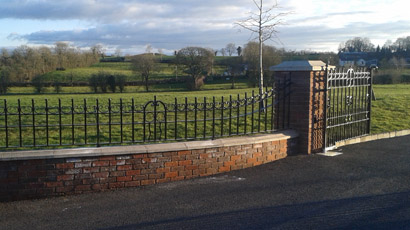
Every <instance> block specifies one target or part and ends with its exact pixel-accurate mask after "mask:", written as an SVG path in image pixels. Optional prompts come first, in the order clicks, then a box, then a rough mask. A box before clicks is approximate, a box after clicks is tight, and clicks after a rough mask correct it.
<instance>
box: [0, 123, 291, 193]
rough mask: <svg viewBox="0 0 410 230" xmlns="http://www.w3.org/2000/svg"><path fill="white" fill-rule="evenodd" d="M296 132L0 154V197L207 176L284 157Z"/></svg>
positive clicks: (96, 188) (74, 191)
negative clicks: (170, 142)
mask: <svg viewBox="0 0 410 230" xmlns="http://www.w3.org/2000/svg"><path fill="white" fill-rule="evenodd" d="M297 136H298V135H297V134H296V133H295V132H294V131H290V130H289V131H284V132H280V133H276V134H267V135H258V136H248V137H236V138H226V139H219V140H212V141H194V142H181V143H172V144H155V145H136V146H123V147H103V148H82V149H63V150H42V151H41V150H38V151H22V152H0V200H1V201H10V200H20V199H30V198H41V197H50V196H60V195H69V194H81V193H86V192H93V191H103V190H109V189H117V188H124V187H137V186H143V185H150V184H157V183H164V182H170V181H177V180H185V179H191V178H195V177H201V176H209V175H214V174H217V173H223V172H228V171H232V170H237V169H243V168H248V167H253V166H257V165H260V164H264V163H268V162H272V161H276V160H279V159H282V158H285V157H286V156H287V155H288V154H290V153H292V151H293V147H295V146H296V137H297Z"/></svg>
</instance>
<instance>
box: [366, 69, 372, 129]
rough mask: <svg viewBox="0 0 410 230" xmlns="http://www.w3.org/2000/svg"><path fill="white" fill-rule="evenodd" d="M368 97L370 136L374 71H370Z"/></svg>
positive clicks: (368, 127)
mask: <svg viewBox="0 0 410 230" xmlns="http://www.w3.org/2000/svg"><path fill="white" fill-rule="evenodd" d="M368 83H369V87H368V93H367V94H368V95H367V100H369V103H368V105H367V113H368V114H369V120H368V121H367V122H368V123H367V134H370V125H371V117H372V116H371V115H372V114H371V111H372V92H373V69H370V79H369V82H368Z"/></svg>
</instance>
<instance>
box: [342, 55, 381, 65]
mask: <svg viewBox="0 0 410 230" xmlns="http://www.w3.org/2000/svg"><path fill="white" fill-rule="evenodd" d="M377 62H378V61H377V59H371V58H370V57H369V53H365V52H343V53H339V65H340V66H345V67H352V66H358V67H376V66H377V64H378V63H377Z"/></svg>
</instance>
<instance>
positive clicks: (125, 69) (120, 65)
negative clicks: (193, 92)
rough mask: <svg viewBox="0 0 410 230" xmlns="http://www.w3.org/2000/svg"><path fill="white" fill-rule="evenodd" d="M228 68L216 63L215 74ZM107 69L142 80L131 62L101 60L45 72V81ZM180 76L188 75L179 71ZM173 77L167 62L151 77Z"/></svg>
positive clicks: (71, 78) (86, 75) (75, 79)
mask: <svg viewBox="0 0 410 230" xmlns="http://www.w3.org/2000/svg"><path fill="white" fill-rule="evenodd" d="M225 70H226V67H225V66H222V65H215V66H214V74H216V75H221V74H222V73H223V72H224V71H225ZM100 71H105V72H108V73H110V74H122V75H125V76H126V80H127V81H140V80H141V78H140V77H139V76H138V75H137V74H136V73H134V72H133V71H132V66H131V63H130V62H100V63H97V64H94V65H92V66H90V67H84V68H73V69H66V70H64V71H52V72H49V73H46V74H44V75H43V76H44V78H45V81H48V82H54V81H59V82H71V81H73V82H88V79H89V78H90V77H91V75H92V74H97V73H98V72H100ZM178 76H179V77H181V76H187V75H186V74H184V73H183V72H182V71H179V73H178ZM170 78H171V79H173V78H175V67H174V66H173V65H170V64H167V63H158V66H157V71H154V72H153V73H152V76H151V77H150V79H152V80H159V79H170Z"/></svg>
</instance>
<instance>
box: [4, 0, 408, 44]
mask: <svg viewBox="0 0 410 230" xmlns="http://www.w3.org/2000/svg"><path fill="white" fill-rule="evenodd" d="M274 1H275V0H268V1H265V3H266V5H269V4H271V3H273V2H274ZM346 1H347V3H345V2H340V1H336V0H330V1H327V2H326V4H323V1H319V0H303V1H301V0H287V1H284V0H282V1H279V4H280V5H281V4H283V5H281V6H282V7H283V8H281V9H280V10H281V11H291V10H292V11H294V13H293V14H291V15H288V16H287V17H286V18H285V20H287V21H288V25H287V26H283V27H279V28H278V30H279V31H280V33H279V38H280V40H281V41H282V43H283V46H284V47H285V48H291V49H313V50H336V49H337V46H338V44H339V43H340V42H342V41H345V40H347V39H350V38H352V37H357V36H364V37H369V38H370V39H372V38H375V39H379V40H382V39H386V40H387V39H395V38H397V37H399V36H403V35H402V34H403V33H405V32H406V31H410V30H409V29H410V28H409V26H408V25H410V23H409V20H408V19H407V18H406V17H407V16H406V14H404V13H403V10H404V9H405V7H401V8H402V9H397V10H394V5H395V4H393V3H392V4H386V3H378V2H377V1H375V0H363V1H364V2H365V3H362V2H359V3H358V2H357V1H353V0H346ZM392 1H393V2H395V1H397V2H402V1H404V0H392ZM370 3H373V4H370ZM360 6H361V7H360ZM383 8H386V9H388V10H386V11H385V12H384V13H380V11H381V9H383ZM396 8H397V7H396ZM399 8H400V7H399ZM254 10H255V6H254V4H253V2H252V1H251V0H224V1H220V0H208V1H192V0H169V1H164V0H150V1H144V0H116V1H112V0H58V1H56V0H13V1H3V2H2V4H0V20H1V19H8V20H11V19H12V20H17V21H19V20H21V21H22V22H24V21H27V20H35V21H42V22H49V21H53V22H56V23H55V24H54V25H53V27H48V28H46V27H42V28H40V29H38V30H32V31H34V32H26V34H23V33H22V32H21V31H19V34H16V33H13V32H14V31H7V34H9V36H8V37H7V38H8V39H9V40H13V41H19V39H20V40H21V39H23V40H25V41H26V42H27V43H28V44H54V43H55V42H57V41H71V42H72V43H73V44H75V45H76V46H81V47H88V46H92V45H95V44H103V45H104V46H106V47H120V48H122V49H124V52H127V51H126V50H127V49H128V50H133V51H135V50H138V49H142V47H144V46H145V45H146V44H148V43H150V44H152V45H153V46H154V47H155V48H163V49H167V50H176V49H180V48H183V47H185V46H203V47H211V48H215V49H216V48H222V47H224V46H225V45H226V44H227V43H230V42H234V43H236V44H237V45H243V44H245V43H246V42H247V41H248V40H249V38H250V37H251V36H250V33H249V32H247V31H244V30H242V32H240V33H239V32H238V30H239V28H235V27H234V22H236V21H238V20H239V19H244V18H246V17H247V16H248V13H249V12H250V11H254ZM406 10H407V9H406ZM403 15H404V16H403ZM23 20H24V21H23ZM74 21H75V22H77V24H76V25H74V24H75V23H74ZM58 22H62V23H64V29H62V26H55V25H57V24H58ZM70 23H73V26H72V28H71V27H70V26H67V25H71V24H70ZM79 24H81V26H80V27H79V26H78V25H79ZM70 28H71V29H70ZM79 28H80V29H79ZM3 33H5V32H4V31H3ZM393 35H394V36H395V37H392V36H393ZM0 39H1V38H0ZM271 44H274V45H277V46H282V45H281V44H280V43H273V42H272V43H271ZM142 51H143V50H142Z"/></svg>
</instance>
